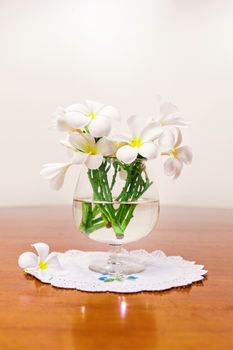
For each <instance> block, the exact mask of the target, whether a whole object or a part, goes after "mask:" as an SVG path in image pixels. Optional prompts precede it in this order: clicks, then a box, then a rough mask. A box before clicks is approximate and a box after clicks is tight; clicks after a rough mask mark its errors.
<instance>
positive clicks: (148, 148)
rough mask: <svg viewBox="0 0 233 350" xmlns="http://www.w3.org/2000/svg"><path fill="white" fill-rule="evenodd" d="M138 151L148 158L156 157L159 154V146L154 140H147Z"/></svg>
mask: <svg viewBox="0 0 233 350" xmlns="http://www.w3.org/2000/svg"><path fill="white" fill-rule="evenodd" d="M138 153H139V154H141V156H143V157H145V158H147V159H152V158H156V157H157V156H158V147H157V146H156V145H155V144H154V143H152V142H147V143H144V144H143V145H142V146H141V147H140V148H139V149H138Z"/></svg>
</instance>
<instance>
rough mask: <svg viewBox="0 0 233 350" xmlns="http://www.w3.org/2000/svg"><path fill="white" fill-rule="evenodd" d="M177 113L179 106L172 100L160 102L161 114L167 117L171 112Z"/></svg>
mask: <svg viewBox="0 0 233 350" xmlns="http://www.w3.org/2000/svg"><path fill="white" fill-rule="evenodd" d="M175 113H177V107H176V106H175V105H173V104H172V103H170V102H161V104H160V115H161V116H162V117H166V116H167V115H170V114H175Z"/></svg>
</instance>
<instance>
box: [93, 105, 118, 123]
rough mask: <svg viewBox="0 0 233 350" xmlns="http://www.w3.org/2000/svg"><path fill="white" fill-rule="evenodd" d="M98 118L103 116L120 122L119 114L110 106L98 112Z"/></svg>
mask: <svg viewBox="0 0 233 350" xmlns="http://www.w3.org/2000/svg"><path fill="white" fill-rule="evenodd" d="M98 116H104V117H107V118H110V119H114V120H120V112H119V111H118V109H116V108H115V107H112V106H104V107H103V108H102V109H101V110H100V111H99V112H98Z"/></svg>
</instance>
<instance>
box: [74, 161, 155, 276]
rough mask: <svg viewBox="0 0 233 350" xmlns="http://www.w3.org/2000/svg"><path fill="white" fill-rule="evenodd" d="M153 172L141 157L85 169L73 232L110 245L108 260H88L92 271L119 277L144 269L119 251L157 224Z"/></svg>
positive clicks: (78, 189)
mask: <svg viewBox="0 0 233 350" xmlns="http://www.w3.org/2000/svg"><path fill="white" fill-rule="evenodd" d="M148 163H150V167H149V166H148ZM153 173H154V172H153V161H145V160H143V159H136V160H135V161H134V162H133V163H131V164H124V163H121V162H120V161H119V160H117V159H116V158H107V157H105V158H104V160H103V162H102V164H101V166H100V167H99V168H98V169H94V170H91V169H87V168H86V166H84V165H83V167H82V169H81V171H80V175H79V178H78V181H77V185H76V188H75V193H74V201H73V215H74V221H75V225H76V228H77V230H78V231H80V232H81V233H83V234H84V235H85V236H87V237H88V238H90V239H92V240H94V241H98V242H102V243H105V244H108V245H109V246H110V247H111V249H110V252H109V254H108V257H107V258H106V259H99V260H94V261H92V262H91V264H90V266H89V268H90V269H91V270H92V271H95V272H99V273H101V274H113V275H117V276H122V275H128V274H132V273H138V272H142V271H143V270H144V269H145V267H144V265H143V264H142V263H141V262H139V261H137V260H136V259H135V258H132V257H130V256H129V257H127V255H125V254H122V251H121V249H122V246H123V245H124V244H127V243H131V242H134V241H137V240H139V239H141V238H143V237H145V236H147V235H148V234H149V233H150V232H151V231H152V229H153V228H154V227H155V225H156V224H157V222H158V218H159V198H158V191H157V188H156V184H155V181H154V179H153Z"/></svg>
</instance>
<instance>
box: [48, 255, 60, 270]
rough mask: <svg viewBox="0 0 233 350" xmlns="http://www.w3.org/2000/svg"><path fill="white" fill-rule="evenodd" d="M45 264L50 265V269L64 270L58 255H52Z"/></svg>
mask: <svg viewBox="0 0 233 350" xmlns="http://www.w3.org/2000/svg"><path fill="white" fill-rule="evenodd" d="M45 262H47V263H48V269H50V268H52V269H58V270H61V269H62V267H61V264H60V261H59V259H58V254H57V253H50V254H49V256H48V257H47V259H46V261H45Z"/></svg>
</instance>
